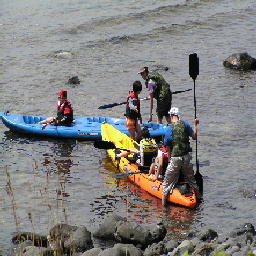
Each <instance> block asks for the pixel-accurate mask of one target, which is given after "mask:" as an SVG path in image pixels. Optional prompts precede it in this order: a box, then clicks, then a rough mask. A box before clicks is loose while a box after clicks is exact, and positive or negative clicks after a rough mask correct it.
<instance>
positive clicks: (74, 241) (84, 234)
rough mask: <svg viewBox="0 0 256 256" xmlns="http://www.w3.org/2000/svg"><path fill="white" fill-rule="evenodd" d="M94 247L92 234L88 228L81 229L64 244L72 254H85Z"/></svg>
mask: <svg viewBox="0 0 256 256" xmlns="http://www.w3.org/2000/svg"><path fill="white" fill-rule="evenodd" d="M92 247H93V242H92V239H91V232H89V231H88V230H87V229H86V227H79V228H78V229H77V230H76V231H75V232H73V233H72V235H71V237H70V238H69V239H68V240H67V241H65V242H64V248H65V250H68V251H71V252H85V251H87V250H89V249H91V248H92Z"/></svg>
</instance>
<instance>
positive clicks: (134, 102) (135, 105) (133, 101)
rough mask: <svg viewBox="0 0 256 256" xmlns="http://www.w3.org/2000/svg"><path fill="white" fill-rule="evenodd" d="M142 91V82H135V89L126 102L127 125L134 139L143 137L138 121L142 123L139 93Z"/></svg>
mask: <svg viewBox="0 0 256 256" xmlns="http://www.w3.org/2000/svg"><path fill="white" fill-rule="evenodd" d="M141 91H142V84H141V82H140V81H135V82H134V83H133V91H131V92H130V93H129V95H128V97H127V104H126V113H125V116H126V127H127V129H128V131H129V133H130V137H131V138H132V139H133V140H139V139H140V138H141V127H140V124H139V122H138V120H140V123H142V118H141V114H140V100H139V97H138V96H139V94H140V93H141Z"/></svg>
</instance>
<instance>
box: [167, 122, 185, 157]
mask: <svg viewBox="0 0 256 256" xmlns="http://www.w3.org/2000/svg"><path fill="white" fill-rule="evenodd" d="M189 150H190V144H189V136H188V133H187V132H186V128H185V124H184V121H181V120H179V121H177V122H175V123H174V124H172V143H171V156H174V157H175V156H183V155H186V154H187V153H188V152H189Z"/></svg>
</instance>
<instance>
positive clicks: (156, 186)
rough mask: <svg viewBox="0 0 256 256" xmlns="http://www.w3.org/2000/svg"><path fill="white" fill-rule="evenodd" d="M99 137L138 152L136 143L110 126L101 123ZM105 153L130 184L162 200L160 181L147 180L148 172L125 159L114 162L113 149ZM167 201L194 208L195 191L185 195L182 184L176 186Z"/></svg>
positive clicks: (116, 145) (118, 146)
mask: <svg viewBox="0 0 256 256" xmlns="http://www.w3.org/2000/svg"><path fill="white" fill-rule="evenodd" d="M101 135H102V140H103V141H107V142H112V143H114V145H115V147H116V148H121V149H135V150H137V151H138V152H139V148H140V145H139V144H138V143H137V142H136V141H134V140H132V139H131V138H130V137H128V136H127V135H126V134H124V133H122V132H120V131H118V130H117V129H115V128H114V127H113V126H112V125H110V124H107V123H103V124H102V125H101ZM107 152H108V155H109V156H110V157H111V159H112V161H113V163H114V164H115V166H117V168H119V170H120V171H121V172H122V173H126V174H129V175H127V177H128V179H129V180H130V181H131V182H133V183H135V184H136V185H137V186H139V187H140V188H142V189H143V190H145V191H147V192H148V193H150V194H151V195H153V196H155V197H157V198H159V199H162V181H159V180H157V181H152V180H151V179H150V178H149V175H148V171H146V173H145V171H143V172H142V171H140V169H139V167H138V166H137V165H136V164H134V163H131V162H130V161H129V160H128V159H127V158H125V157H121V159H119V160H115V149H108V150H107ZM133 173H136V174H133ZM167 201H168V202H170V203H174V204H178V205H182V206H185V207H189V208H194V207H195V206H196V204H197V200H196V195H195V191H194V190H191V189H190V191H189V193H185V192H184V184H177V185H176V187H175V188H174V189H173V192H172V194H169V196H168V198H167Z"/></svg>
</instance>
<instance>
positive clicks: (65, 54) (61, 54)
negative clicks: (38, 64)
mask: <svg viewBox="0 0 256 256" xmlns="http://www.w3.org/2000/svg"><path fill="white" fill-rule="evenodd" d="M53 56H54V57H55V58H59V59H70V58H72V56H73V54H72V53H71V52H70V51H65V50H58V51H55V52H54V53H53Z"/></svg>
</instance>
